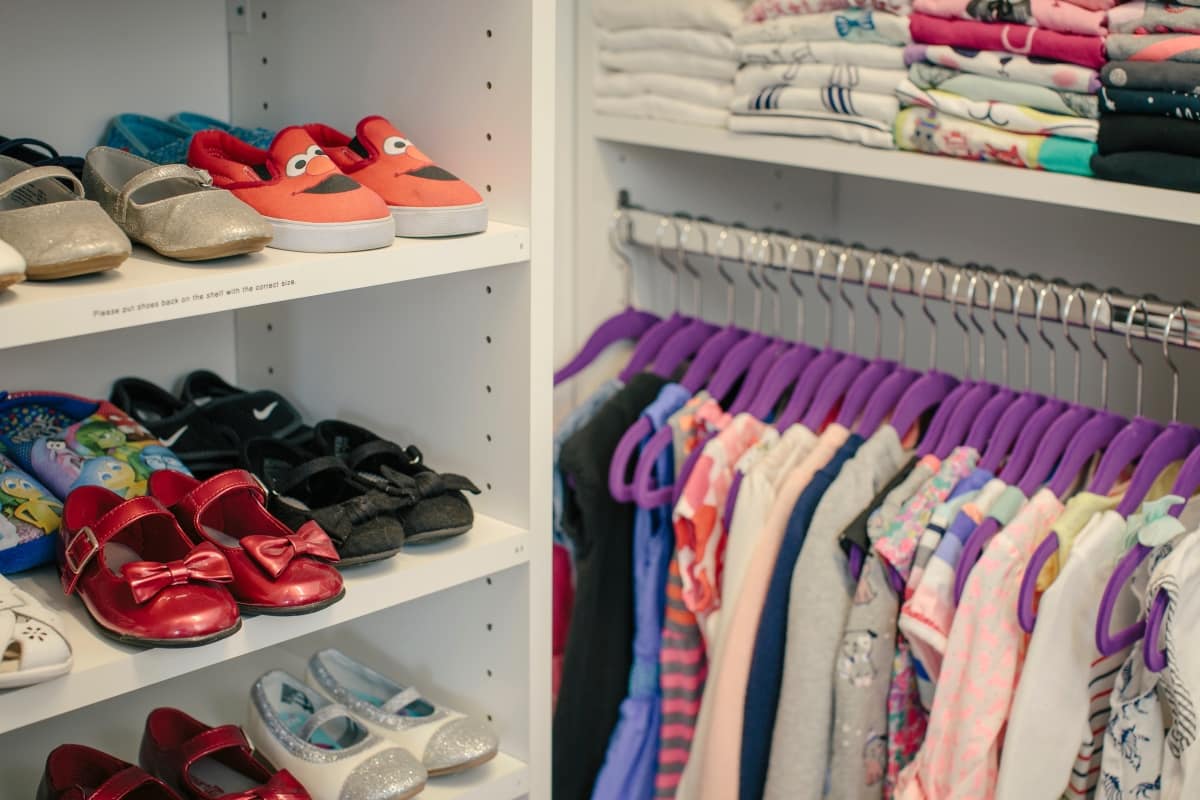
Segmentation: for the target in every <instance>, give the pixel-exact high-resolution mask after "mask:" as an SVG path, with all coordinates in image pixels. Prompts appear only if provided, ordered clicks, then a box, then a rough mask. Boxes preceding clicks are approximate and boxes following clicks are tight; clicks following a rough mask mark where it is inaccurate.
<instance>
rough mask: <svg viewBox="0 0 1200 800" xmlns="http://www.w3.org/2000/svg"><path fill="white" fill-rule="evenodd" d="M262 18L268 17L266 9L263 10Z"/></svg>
mask: <svg viewBox="0 0 1200 800" xmlns="http://www.w3.org/2000/svg"><path fill="white" fill-rule="evenodd" d="M262 18H263V19H266V18H267V12H265V11H264V12H262Z"/></svg>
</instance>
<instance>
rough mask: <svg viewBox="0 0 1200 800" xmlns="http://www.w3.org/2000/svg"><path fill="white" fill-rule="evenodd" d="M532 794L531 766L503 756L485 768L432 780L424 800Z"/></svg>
mask: <svg viewBox="0 0 1200 800" xmlns="http://www.w3.org/2000/svg"><path fill="white" fill-rule="evenodd" d="M527 794H529V765H527V764H526V763H525V762H523V761H520V760H518V759H516V758H513V757H512V756H510V755H508V754H507V753H500V754H499V755H498V756H496V757H495V758H494V759H492V760H491V761H489V762H488V763H487V764H484V765H483V766H482V767H477V768H476V769H473V770H470V771H468V772H462V773H459V774H458V775H446V776H444V777H440V778H430V780H429V783H427V784H425V791H423V792H421V794H420V795H418V797H420V798H421V800H516V798H518V797H524V796H525V795H527Z"/></svg>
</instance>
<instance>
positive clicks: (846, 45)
mask: <svg viewBox="0 0 1200 800" xmlns="http://www.w3.org/2000/svg"><path fill="white" fill-rule="evenodd" d="M739 52H740V53H741V58H742V62H743V63H745V64H813V63H816V64H857V65H858V66H860V67H875V68H876V69H904V67H905V64H904V48H903V47H895V46H892V45H887V44H871V43H863V44H856V43H853V42H809V41H802V40H793V41H788V42H776V43H762V44H748V45H743V46H742V47H741V48H740V50H739Z"/></svg>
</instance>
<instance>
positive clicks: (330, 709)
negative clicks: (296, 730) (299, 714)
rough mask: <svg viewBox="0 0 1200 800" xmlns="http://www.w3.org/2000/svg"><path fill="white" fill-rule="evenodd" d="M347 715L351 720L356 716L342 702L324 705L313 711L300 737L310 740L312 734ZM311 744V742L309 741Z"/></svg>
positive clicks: (301, 730)
mask: <svg viewBox="0 0 1200 800" xmlns="http://www.w3.org/2000/svg"><path fill="white" fill-rule="evenodd" d="M342 717H347V718H349V719H351V720H353V719H354V718H353V717H352V716H351V715H350V709H348V708H346V707H345V706H344V705H342V704H341V703H330V704H329V705H327V706H322V707H321V708H319V709H317V710H316V711H315V712H313V715H312V716H310V717H309V718H308V720H307V721H306V722H305V723H304V727H302V728H301V729H300V738H301V739H303V740H304V741H305V742H309V740H310V739H311V738H312V735H313V734H314V733H316V732H317V731H319V730H320V729H321V728H324V727H325V726H326V725H328V724H329V723H330V722H333V721H334V720H335V719H341V718H342ZM309 743H310V744H311V742H309Z"/></svg>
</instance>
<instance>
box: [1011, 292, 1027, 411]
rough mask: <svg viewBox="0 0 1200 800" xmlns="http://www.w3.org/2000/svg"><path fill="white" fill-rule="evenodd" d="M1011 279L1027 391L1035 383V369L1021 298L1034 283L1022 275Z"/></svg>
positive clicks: (1015, 323) (1015, 321)
mask: <svg viewBox="0 0 1200 800" xmlns="http://www.w3.org/2000/svg"><path fill="white" fill-rule="evenodd" d="M1018 278H1019V279H1018ZM1010 280H1012V281H1013V285H1014V288H1013V306H1012V314H1013V327H1014V328H1016V331H1017V336H1020V337H1021V345H1022V347H1023V350H1024V355H1025V365H1024V366H1025V374H1024V375H1023V377H1024V379H1025V382H1024V385H1023V386H1022V388H1023V389H1024V390H1025V391H1029V387H1030V385H1031V384H1032V383H1033V371H1032V369H1031V367H1032V364H1031V363H1030V350H1031V348H1030V344H1029V337H1028V336H1027V335H1026V334H1025V329H1024V328H1023V327H1021V299H1022V298H1023V297H1024V296H1025V290H1026V289H1030V290H1032V288H1033V283H1032V281H1030V280H1029V279H1028V278H1020V276H1014V277H1012V278H1010Z"/></svg>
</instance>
